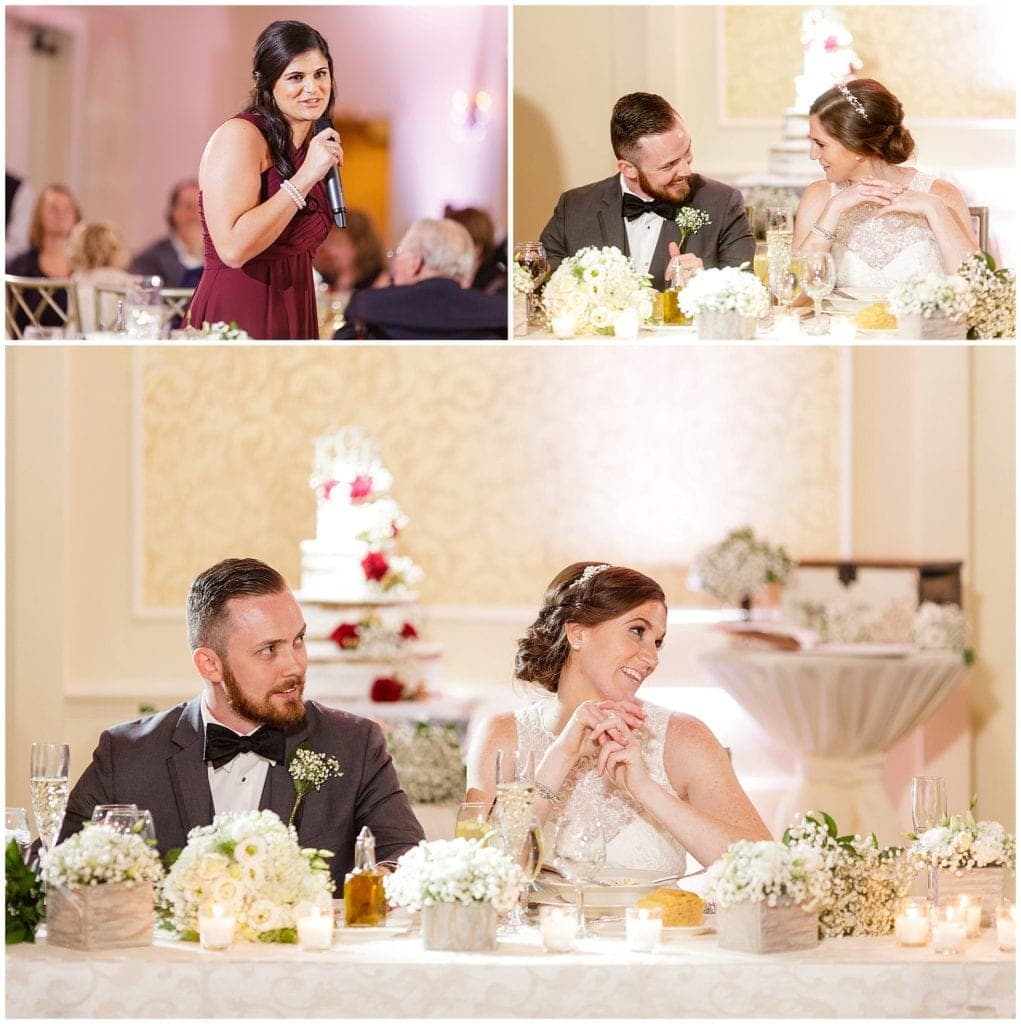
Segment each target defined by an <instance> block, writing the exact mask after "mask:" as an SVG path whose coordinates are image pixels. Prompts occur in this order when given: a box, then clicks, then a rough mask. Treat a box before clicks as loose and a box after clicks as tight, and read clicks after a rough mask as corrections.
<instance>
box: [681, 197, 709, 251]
mask: <svg viewBox="0 0 1021 1024" xmlns="http://www.w3.org/2000/svg"><path fill="white" fill-rule="evenodd" d="M674 222H675V223H676V224H677V227H678V230H679V231H680V232H681V245H684V241H685V239H686V238H687V237H688V235H693V234H694V233H695V232H696V231H698V229H699V228H704V227H705V226H706V224H712V221H711V220H710V219H709V214H708V213H706V212H705V210H699V209H696V208H695V207H694V206H682V207H681V208H680V209H679V210H678V211H677V215H676V216H675V217H674Z"/></svg>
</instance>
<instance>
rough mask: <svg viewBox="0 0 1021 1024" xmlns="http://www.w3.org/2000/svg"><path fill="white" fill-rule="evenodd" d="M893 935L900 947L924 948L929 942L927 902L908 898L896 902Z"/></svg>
mask: <svg viewBox="0 0 1021 1024" xmlns="http://www.w3.org/2000/svg"><path fill="white" fill-rule="evenodd" d="M893 933H894V935H895V936H896V938H897V944H898V945H900V946H924V945H925V944H926V943H927V942H928V941H929V904H928V900H925V899H922V898H914V897H910V896H908V897H905V898H904V899H900V900H898V901H897V906H896V909H895V910H894V917H893Z"/></svg>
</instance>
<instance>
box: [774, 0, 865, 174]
mask: <svg viewBox="0 0 1021 1024" xmlns="http://www.w3.org/2000/svg"><path fill="white" fill-rule="evenodd" d="M851 42H852V39H851V33H850V32H848V31H847V29H846V28H845V27H844V22H843V19H842V18H841V16H840V15H839V14H837V13H836V12H835V11H834V10H833V9H832V8H830V7H813V8H810V9H808V10H806V11H805V12H804V14H803V15H802V17H801V46H802V49H803V50H804V53H805V59H804V65H803V70H802V74H800V75H798V76H797V77H796V78H795V79H794V93H795V98H794V106H793V107H788V108H787V109H786V110H785V111H784V119H783V140H782V141H781V142H778V143H776V144H775V145H773V146H770V147H769V173H770V175H771V177H773V178H775V179H781V180H784V181H789V182H790V183H792V184H802V185H804V184H808V182H810V181H815V180H816V179H817V178H820V177H822V172H821V171H820V169H819V165H818V164H817V163H816V162H815V161H814V160H811V159H809V156H808V151H809V145H810V144H809V141H808V111H809V109H810V108H811V106H812V103H813V102H814V101H815V99H816V97H818V96H821V95H822V94H823V93H824V92H826V90H827V89H832V88H833V86H834V85H836V84H837V83H838V82H844V81H846V80H847V79H848V78H849V77H850V76H851V75H853V74H854V73H855V72H856V71H858V70H859V69H860V68H861V66H862V63H861V60H860V59H859V57H858V55H857V54H856V53H855V52H854V50H853V49H851Z"/></svg>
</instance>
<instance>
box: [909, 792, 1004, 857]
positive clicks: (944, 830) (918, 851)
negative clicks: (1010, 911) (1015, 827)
mask: <svg viewBox="0 0 1021 1024" xmlns="http://www.w3.org/2000/svg"><path fill="white" fill-rule="evenodd" d="M977 802H978V798H977V797H972V798H971V804H970V805H969V807H968V813H967V814H965V815H961V814H953V815H947V816H945V817H944V818H943V819H942V821H940V823H939V825H937V826H936V827H935V828H930V829H928V830H926V831H925V832H922V833H915V832H908V833H907V838H908V839H911V840H912V844H911V846H910V848H909V850H908V854H909V856H910V857H911V859H912V861H913V862H914V864H915V866H916V867H919V868H947V869H951V870H953V871H954V872H955V873H956V874H962V873H963V872H965V871H969V870H971V869H972V868H991V867H1006V868H1010V869H1011V870H1012V871H1013V870H1014V865H1015V862H1016V843H1015V839H1014V836H1012V835H1010V833H1008V832H1007V830H1006V829H1005V828H1004V827H1003V825H1001V824H1000V823H999V822H998V821H976V820H975V816H974V810H975V804H976V803H977Z"/></svg>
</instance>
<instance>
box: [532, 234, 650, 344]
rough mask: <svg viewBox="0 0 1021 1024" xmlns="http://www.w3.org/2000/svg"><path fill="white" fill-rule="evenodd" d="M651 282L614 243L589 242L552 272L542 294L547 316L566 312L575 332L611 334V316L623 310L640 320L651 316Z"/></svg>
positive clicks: (552, 316) (551, 317)
mask: <svg viewBox="0 0 1021 1024" xmlns="http://www.w3.org/2000/svg"><path fill="white" fill-rule="evenodd" d="M652 292H653V289H652V284H651V278H650V277H649V275H648V274H639V273H638V271H637V270H635V265H634V263H633V262H632V261H631V257H629V256H625V255H624V254H623V253H622V252H621V251H620V250H619V249H617V248H616V247H615V246H612V245H608V246H603V247H602V248H601V249H600V248H598V247H597V246H594V245H590V246H586V247H585V248H584V249H579V250H578V251H577V252H576V253H575V254H574V255H573V256H568V257H567V259H565V260H564V261H563V262H562V263H561V264H560V266H559V267H557V269H556V270H555V271H554V272H553V275H552V276H551V277H550V279H549V281H547V282H546V287H545V289H544V291H543V295H542V304H543V307H544V308H545V310H546V314H547V316H548V318H549V319H550V320H551V321H552V319H553V318H554V317H557V316H560V315H562V314H564V313H569V314H570V315H571V316H573V317H574V318H575V329H574V333H575V334H612V333H613V316H614V314H615V313H619V312H621V311H623V310H626V309H633V310H636V311H637V312H638V316H639V317H640V318H641V319H642V320H648V319H649V318H650V317H651V316H652Z"/></svg>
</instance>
